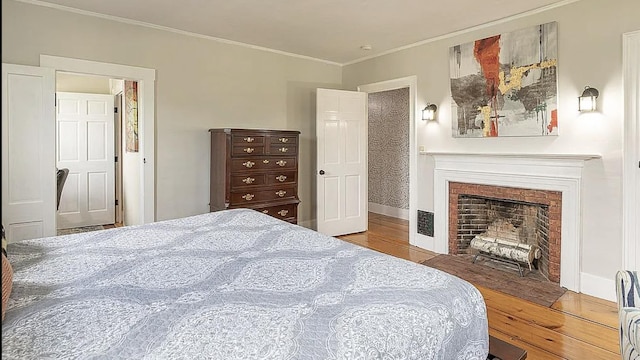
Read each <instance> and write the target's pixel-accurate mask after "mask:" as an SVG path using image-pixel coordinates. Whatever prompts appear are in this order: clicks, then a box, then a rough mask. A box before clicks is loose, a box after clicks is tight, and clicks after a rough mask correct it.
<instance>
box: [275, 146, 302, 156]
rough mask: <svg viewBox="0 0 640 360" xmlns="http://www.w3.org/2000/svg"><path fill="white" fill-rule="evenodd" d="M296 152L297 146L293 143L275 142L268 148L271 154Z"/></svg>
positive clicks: (291, 153) (292, 153) (293, 153)
mask: <svg viewBox="0 0 640 360" xmlns="http://www.w3.org/2000/svg"><path fill="white" fill-rule="evenodd" d="M297 153H298V147H297V146H296V145H295V144H293V145H289V144H285V145H282V144H275V145H271V147H270V148H269V154H271V155H295V154H297Z"/></svg>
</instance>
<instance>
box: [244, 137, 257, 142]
mask: <svg viewBox="0 0 640 360" xmlns="http://www.w3.org/2000/svg"><path fill="white" fill-rule="evenodd" d="M254 140H255V139H254V138H252V137H246V138H244V141H246V142H253V141H254Z"/></svg>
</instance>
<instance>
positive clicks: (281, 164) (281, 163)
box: [276, 160, 287, 166]
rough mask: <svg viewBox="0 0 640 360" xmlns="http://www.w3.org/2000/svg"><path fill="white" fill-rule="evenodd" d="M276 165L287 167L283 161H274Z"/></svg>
mask: <svg viewBox="0 0 640 360" xmlns="http://www.w3.org/2000/svg"><path fill="white" fill-rule="evenodd" d="M276 164H278V165H280V166H285V165H287V162H286V161H284V160H278V161H276Z"/></svg>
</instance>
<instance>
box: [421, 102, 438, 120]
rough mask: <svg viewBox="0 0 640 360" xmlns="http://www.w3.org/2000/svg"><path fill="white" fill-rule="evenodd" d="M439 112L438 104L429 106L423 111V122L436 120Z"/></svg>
mask: <svg viewBox="0 0 640 360" xmlns="http://www.w3.org/2000/svg"><path fill="white" fill-rule="evenodd" d="M437 110H438V107H437V106H436V104H428V105H427V106H426V107H425V108H424V109H423V110H422V120H435V119H436V111H437Z"/></svg>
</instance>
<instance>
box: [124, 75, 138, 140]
mask: <svg viewBox="0 0 640 360" xmlns="http://www.w3.org/2000/svg"><path fill="white" fill-rule="evenodd" d="M124 120H125V127H126V129H125V131H126V142H127V152H138V83H137V82H135V81H129V80H125V81H124Z"/></svg>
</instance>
